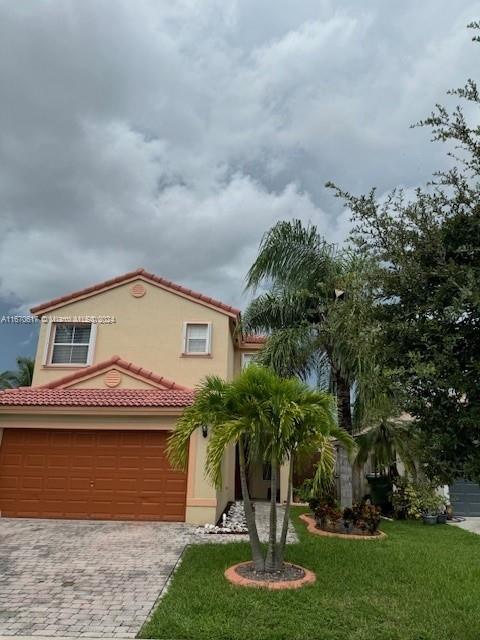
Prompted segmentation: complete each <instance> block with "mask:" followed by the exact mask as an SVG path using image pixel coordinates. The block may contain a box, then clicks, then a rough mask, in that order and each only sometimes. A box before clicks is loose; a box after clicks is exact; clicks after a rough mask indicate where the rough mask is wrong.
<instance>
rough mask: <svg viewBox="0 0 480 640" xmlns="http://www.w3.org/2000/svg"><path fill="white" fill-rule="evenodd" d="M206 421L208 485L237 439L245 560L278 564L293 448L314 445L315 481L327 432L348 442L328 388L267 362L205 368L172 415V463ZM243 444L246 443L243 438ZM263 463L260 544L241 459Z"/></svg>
mask: <svg viewBox="0 0 480 640" xmlns="http://www.w3.org/2000/svg"><path fill="white" fill-rule="evenodd" d="M204 425H208V426H209V429H210V440H209V443H208V446H207V460H206V474H207V476H208V477H209V478H210V479H211V481H212V482H213V484H214V485H215V486H216V487H220V486H221V484H222V460H223V457H224V454H225V452H226V450H227V449H228V448H229V447H231V446H235V445H238V452H239V467H240V480H241V488H242V496H243V502H244V508H245V518H246V521H247V527H248V534H249V540H250V546H251V551H252V560H253V563H254V565H255V569H256V570H257V571H272V570H281V568H282V567H283V557H284V549H285V544H286V538H287V531H288V523H289V511H290V502H291V480H292V475H293V467H294V462H295V459H296V458H297V456H300V455H305V454H308V453H313V452H315V451H321V456H320V460H319V463H318V465H317V468H316V473H315V482H316V483H317V485H323V484H325V483H329V482H331V481H332V478H333V473H334V461H335V456H334V450H333V439H334V438H336V439H338V440H339V441H341V442H342V443H344V445H345V447H346V448H348V449H349V450H352V449H353V447H354V442H353V440H352V438H351V436H350V435H349V434H347V433H346V432H345V431H344V430H343V429H341V428H339V427H338V426H337V423H336V419H335V412H334V402H333V399H332V397H331V396H330V394H328V393H326V392H323V391H317V390H312V389H309V388H308V387H307V386H306V385H305V384H304V383H302V382H301V381H300V380H298V379H296V378H288V379H286V378H281V377H280V376H278V375H277V374H275V373H274V372H273V371H272V370H270V369H268V368H265V367H261V366H257V365H251V366H249V367H247V368H246V369H244V371H243V372H242V373H241V374H240V375H239V376H238V377H237V378H235V379H234V380H233V381H232V382H224V381H223V380H221V379H220V378H218V377H216V376H209V377H207V378H206V379H205V381H204V382H203V383H202V384H201V385H200V386H199V388H198V389H197V394H196V398H195V402H194V403H193V405H192V406H190V407H188V408H187V409H186V410H185V412H184V413H183V415H182V417H181V418H180V419H179V420H178V421H177V424H176V428H175V431H174V432H173V434H172V435H171V436H170V439H169V444H168V454H169V458H170V462H171V463H172V465H173V466H175V467H177V468H181V469H184V470H186V468H187V464H188V446H189V440H190V437H191V435H192V434H193V433H194V431H195V430H196V429H198V428H199V427H202V426H204ZM247 444H248V446H247ZM287 460H289V476H290V477H289V485H288V496H287V501H286V506H285V514H284V519H283V523H282V529H281V534H280V540H279V541H277V509H276V495H277V484H278V477H277V469H278V466H279V465H281V464H284V463H285V462H286V461H287ZM253 461H255V462H257V461H260V462H264V463H269V464H270V465H271V469H272V473H271V504H270V526H269V538H268V545H267V552H266V555H265V556H264V554H263V552H262V548H261V545H260V540H259V536H258V531H257V527H256V523H255V515H254V512H253V509H252V502H251V499H250V495H249V491H248V485H247V464H248V463H249V462H253Z"/></svg>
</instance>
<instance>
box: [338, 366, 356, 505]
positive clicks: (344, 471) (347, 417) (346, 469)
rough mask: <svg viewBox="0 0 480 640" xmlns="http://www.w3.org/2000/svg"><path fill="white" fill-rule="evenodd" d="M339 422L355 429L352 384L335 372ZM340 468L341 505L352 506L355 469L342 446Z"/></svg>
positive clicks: (347, 428)
mask: <svg viewBox="0 0 480 640" xmlns="http://www.w3.org/2000/svg"><path fill="white" fill-rule="evenodd" d="M335 378H336V393H337V409H338V422H339V425H340V426H341V427H343V429H345V430H346V431H347V432H348V433H352V431H353V423H352V407H351V402H350V385H349V383H348V382H347V380H345V378H343V377H342V376H341V375H340V374H339V373H338V372H336V373H335ZM339 459H340V465H339V466H340V468H339V469H338V473H339V476H340V495H339V496H338V497H339V499H340V506H341V507H342V508H344V507H351V506H352V502H353V469H352V465H351V464H350V461H349V460H348V456H347V455H346V453H345V451H344V450H343V449H342V448H341V447H340V451H339Z"/></svg>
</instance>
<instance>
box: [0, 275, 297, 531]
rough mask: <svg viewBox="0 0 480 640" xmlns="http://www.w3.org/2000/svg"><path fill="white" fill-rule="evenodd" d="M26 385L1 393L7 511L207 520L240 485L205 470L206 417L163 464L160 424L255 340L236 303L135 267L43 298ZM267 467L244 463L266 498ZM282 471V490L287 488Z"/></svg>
mask: <svg viewBox="0 0 480 640" xmlns="http://www.w3.org/2000/svg"><path fill="white" fill-rule="evenodd" d="M32 313H34V314H35V315H37V316H38V317H39V319H40V321H41V330H40V334H39V341H38V347H37V354H36V359H35V371H34V379H33V386H32V387H29V388H22V389H16V390H8V391H4V392H1V393H0V512H1V515H2V516H8V517H41V518H94V519H118V520H129V519H131V520H169V521H184V520H186V521H187V522H192V523H204V522H215V521H216V520H217V519H218V517H219V516H220V514H221V513H222V511H223V509H224V508H225V506H226V504H227V503H228V502H229V501H231V500H234V499H235V497H239V486H238V473H237V472H236V460H235V450H234V449H233V448H232V450H231V451H229V452H228V454H227V455H226V456H225V461H224V469H223V486H222V488H221V490H215V489H214V488H213V487H212V486H211V485H210V484H209V482H208V481H207V480H206V479H205V477H204V461H205V451H206V446H207V443H208V438H209V434H208V429H204V430H203V431H199V432H197V433H195V434H194V436H193V437H192V438H191V442H190V450H189V464H188V472H187V473H186V474H184V473H181V472H179V471H177V470H175V469H172V468H171V467H170V465H169V462H168V459H167V457H166V453H165V447H166V440H167V437H168V434H169V433H170V432H171V430H172V429H173V428H174V426H175V421H176V419H177V418H178V416H179V415H181V412H182V411H183V410H184V408H185V407H186V406H188V405H189V404H190V403H191V402H192V400H193V397H194V391H193V390H194V387H195V386H196V385H197V384H198V383H199V382H200V381H201V380H202V378H203V377H204V376H206V375H208V374H217V375H219V376H221V377H222V378H224V379H227V380H229V379H232V377H233V376H235V375H236V374H237V373H238V372H239V371H240V370H241V367H242V366H244V364H245V363H246V362H247V361H248V359H249V358H251V357H252V356H253V355H254V354H255V352H256V351H258V349H259V348H261V344H262V340H261V339H258V338H253V337H252V338H250V339H249V338H244V339H242V338H240V337H239V336H238V332H237V331H236V327H237V325H238V321H239V318H240V311H239V310H238V309H234V308H233V307H231V306H229V305H226V304H223V303H222V302H219V301H218V300H214V299H212V298H210V297H208V296H206V295H203V294H200V293H197V292H194V291H191V290H189V289H187V288H184V287H182V286H179V285H176V284H174V283H172V282H169V281H167V280H164V279H163V278H160V277H158V276H155V275H153V274H151V273H147V272H146V271H145V270H143V269H139V270H137V271H133V272H130V273H127V274H125V275H123V276H120V277H118V278H115V279H113V280H108V281H106V282H102V283H100V284H97V285H95V286H92V287H89V288H87V289H83V290H81V291H77V292H75V293H71V294H69V295H65V296H62V297H60V298H56V299H55V300H51V301H50V302H47V303H45V304H41V305H39V306H37V307H35V308H34V309H32ZM268 473H269V470H268V469H265V468H263V467H262V465H257V466H256V467H255V468H252V470H251V474H250V488H251V491H252V494H253V497H254V498H257V499H266V498H267V497H268V486H269V482H268ZM284 478H285V472H284V470H283V469H282V470H281V487H282V489H281V497H283V494H284V493H285V492H286V486H285V483H284V482H282V479H284Z"/></svg>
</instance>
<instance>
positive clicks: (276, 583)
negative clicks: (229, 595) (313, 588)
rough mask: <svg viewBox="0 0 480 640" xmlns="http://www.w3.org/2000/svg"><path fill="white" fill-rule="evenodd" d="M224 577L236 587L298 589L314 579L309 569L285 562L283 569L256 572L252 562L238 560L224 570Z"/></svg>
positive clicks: (311, 582)
mask: <svg viewBox="0 0 480 640" xmlns="http://www.w3.org/2000/svg"><path fill="white" fill-rule="evenodd" d="M225 578H226V579H227V580H228V581H229V582H230V583H231V584H233V585H235V586H238V587H256V588H258V587H261V588H263V589H273V590H275V591H277V590H280V589H299V588H300V587H304V586H305V585H308V584H313V583H314V582H315V580H316V578H315V574H314V573H313V571H310V569H304V568H303V567H299V566H297V565H295V564H290V563H287V562H286V563H285V566H284V569H283V571H272V572H268V573H266V572H264V571H262V572H261V573H260V572H258V573H257V572H256V571H255V568H254V566H253V562H239V563H238V564H234V565H233V566H231V567H228V569H226V570H225Z"/></svg>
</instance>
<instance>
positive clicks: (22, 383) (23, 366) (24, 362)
mask: <svg viewBox="0 0 480 640" xmlns="http://www.w3.org/2000/svg"><path fill="white" fill-rule="evenodd" d="M34 364H35V361H34V360H33V359H32V358H22V357H18V358H17V371H4V372H3V373H0V389H14V388H15V387H31V386H32V380H33V368H34Z"/></svg>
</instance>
